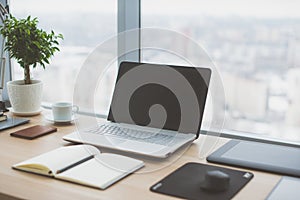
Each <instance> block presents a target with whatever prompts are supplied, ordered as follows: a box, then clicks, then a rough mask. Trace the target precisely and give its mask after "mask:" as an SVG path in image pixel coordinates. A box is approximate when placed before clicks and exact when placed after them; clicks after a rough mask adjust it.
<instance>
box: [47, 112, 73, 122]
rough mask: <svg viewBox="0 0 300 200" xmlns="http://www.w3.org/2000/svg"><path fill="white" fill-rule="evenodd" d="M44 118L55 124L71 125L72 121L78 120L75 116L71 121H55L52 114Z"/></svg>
mask: <svg viewBox="0 0 300 200" xmlns="http://www.w3.org/2000/svg"><path fill="white" fill-rule="evenodd" d="M44 117H45V119H46V120H48V121H51V122H54V123H71V122H72V121H74V120H76V119H77V118H78V117H76V116H75V115H73V116H72V119H71V120H54V119H53V115H52V114H48V115H45V116H44Z"/></svg>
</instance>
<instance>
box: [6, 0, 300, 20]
mask: <svg viewBox="0 0 300 200" xmlns="http://www.w3.org/2000/svg"><path fill="white" fill-rule="evenodd" d="M10 5H11V10H12V12H14V11H16V12H18V13H20V12H22V11H24V10H30V12H31V13H32V14H38V13H41V12H43V13H45V12H53V13H55V12H58V13H60V12H79V13H80V11H82V10H85V11H90V12H103V13H111V12H115V13H116V12H117V0H83V1H79V0H10ZM299 10H300V0H142V15H143V14H166V15H171V14H177V15H195V14H207V15H216V16H223V15H239V16H254V17H267V18H278V17H279V18H281V17H292V18H300V11H299Z"/></svg>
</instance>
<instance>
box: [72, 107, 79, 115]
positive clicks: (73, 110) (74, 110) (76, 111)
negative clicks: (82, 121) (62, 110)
mask: <svg viewBox="0 0 300 200" xmlns="http://www.w3.org/2000/svg"><path fill="white" fill-rule="evenodd" d="M78 111H79V107H78V106H76V105H73V107H72V112H73V115H74V114H76V113H78Z"/></svg>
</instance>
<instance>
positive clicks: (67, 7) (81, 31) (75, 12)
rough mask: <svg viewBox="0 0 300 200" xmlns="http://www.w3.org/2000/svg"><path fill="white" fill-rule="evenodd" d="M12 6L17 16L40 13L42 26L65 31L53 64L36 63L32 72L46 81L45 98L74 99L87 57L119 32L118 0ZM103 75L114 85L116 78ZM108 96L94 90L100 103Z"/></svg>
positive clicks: (33, 0) (25, 1) (23, 0)
mask: <svg viewBox="0 0 300 200" xmlns="http://www.w3.org/2000/svg"><path fill="white" fill-rule="evenodd" d="M10 10H11V12H12V14H13V15H15V16H16V17H18V18H24V17H27V16H28V15H31V16H33V17H38V19H39V27H41V28H43V29H45V30H47V31H50V30H54V31H55V32H56V33H62V34H63V35H64V40H63V41H62V42H61V45H60V50H61V51H60V52H57V53H55V55H54V57H52V59H51V64H50V65H48V66H46V70H44V69H42V67H40V66H38V67H36V68H35V69H34V70H32V75H33V77H34V78H35V79H41V80H42V81H43V84H44V90H43V92H44V93H43V101H45V102H55V101H72V99H73V90H74V84H75V81H76V77H77V75H78V72H79V70H80V68H81V66H82V65H83V63H84V61H85V59H86V58H87V56H88V55H89V54H90V53H91V52H92V51H93V50H94V49H95V47H97V46H98V45H99V44H101V43H102V42H103V41H105V40H107V39H108V38H110V37H112V36H114V35H116V33H117V1H105V0H85V1H72V0H63V1H60V0H43V1H38V0H13V1H11V5H10ZM13 64H14V79H23V71H22V69H21V68H20V67H19V65H18V64H17V63H13ZM104 79H105V80H102V81H104V82H105V83H106V84H105V86H106V87H107V88H112V84H113V83H114V79H113V78H111V77H105V78H104ZM106 79H107V80H106ZM87 80H88V77H87ZM107 88H101V90H105V91H106V89H107ZM107 96H109V95H107V94H106V93H105V94H101V95H99V92H98V93H96V94H95V98H98V100H97V101H98V106H100V105H102V108H103V107H105V109H106V107H107V104H108V103H109V102H108V100H107V98H106V97H107ZM101 101H103V102H104V103H103V104H102V103H101ZM98 112H101V111H99V110H98Z"/></svg>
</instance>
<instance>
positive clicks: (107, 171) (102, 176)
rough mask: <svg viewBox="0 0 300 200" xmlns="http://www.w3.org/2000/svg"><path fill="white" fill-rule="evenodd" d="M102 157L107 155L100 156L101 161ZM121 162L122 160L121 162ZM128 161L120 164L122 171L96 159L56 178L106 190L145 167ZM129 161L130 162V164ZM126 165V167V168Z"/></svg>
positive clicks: (138, 162)
mask: <svg viewBox="0 0 300 200" xmlns="http://www.w3.org/2000/svg"><path fill="white" fill-rule="evenodd" d="M111 155H112V154H108V155H107V156H109V157H111ZM102 156H103V157H106V155H105V154H100V155H99V158H100V159H101V157H102ZM116 157H117V156H116ZM120 158H121V156H120ZM103 160H105V159H103ZM121 160H122V159H120V160H119V161H121ZM126 160H127V162H125V163H124V162H123V163H122V162H120V163H119V165H120V166H123V167H122V169H120V168H119V169H118V168H114V167H113V166H112V165H109V163H107V162H101V161H100V160H99V159H95V158H94V159H91V160H88V161H86V162H84V163H81V164H80V165H77V166H75V167H73V168H71V169H68V170H67V171H65V172H63V173H61V174H58V175H56V177H57V178H59V179H64V180H69V181H74V182H77V183H80V184H84V185H89V186H92V187H97V188H100V189H105V188H107V187H108V186H110V185H111V184H113V183H114V182H116V181H118V180H119V179H121V178H123V177H124V176H126V175H127V174H129V173H131V172H133V171H134V170H136V169H138V168H140V167H141V166H142V165H143V162H142V161H138V160H135V161H134V162H133V160H132V159H130V158H129V159H128V158H127V159H126ZM128 160H129V161H130V162H128ZM128 163H129V164H128ZM124 165H125V166H126V167H125V168H124Z"/></svg>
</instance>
